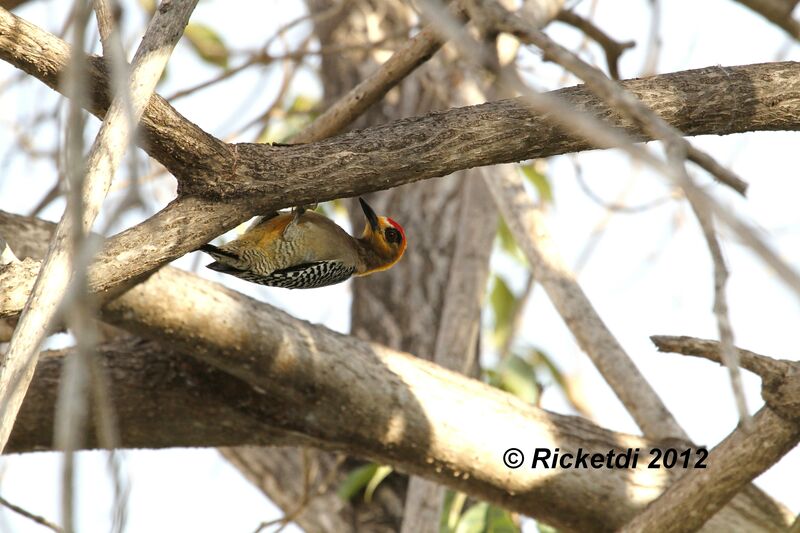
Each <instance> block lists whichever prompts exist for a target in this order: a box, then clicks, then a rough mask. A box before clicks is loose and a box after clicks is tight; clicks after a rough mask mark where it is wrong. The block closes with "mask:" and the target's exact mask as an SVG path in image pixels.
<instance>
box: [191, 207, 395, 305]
mask: <svg viewBox="0 0 800 533" xmlns="http://www.w3.org/2000/svg"><path fill="white" fill-rule="evenodd" d="M358 201H359V202H360V203H361V209H362V210H363V211H364V215H365V216H366V218H367V224H366V226H365V227H364V232H363V233H362V235H361V237H360V238H354V237H351V236H350V235H348V234H347V232H346V231H344V230H343V229H342V228H340V227H339V226H338V225H337V224H336V223H335V222H333V221H332V220H331V219H329V218H327V217H325V216H322V215H320V214H318V213H315V212H313V211H307V210H305V209H304V208H296V209H295V211H294V212H293V213H291V212H290V213H282V214H281V213H273V214H271V215H269V216H264V217H261V218H260V219H258V220H256V222H255V223H253V225H252V226H250V228H248V229H247V231H246V232H245V233H244V234H243V235H242V236H241V237H239V238H238V239H236V240H234V241H231V242H229V243H228V244H225V245H223V246H219V247H218V246H214V245H213V244H204V245H203V246H201V247H200V248H199V249H200V250H201V251H203V252H205V253H207V254H209V255H210V256H211V257H213V258H214V259H215V260H216V261H214V262H213V263H210V264H208V265H206V266H207V267H208V268H210V269H211V270H216V271H217V272H224V273H225V274H231V275H233V276H236V277H239V278H242V279H244V280H247V281H252V282H254V283H260V284H261V285H269V286H271V287H283V288H286V289H313V288H316V287H325V286H326V285H334V284H336V283H341V282H343V281H345V280H346V279H348V278H350V277H351V276H353V275H356V276H366V275H368V274H372V273H373V272H380V271H381V270H386V269H388V268H391V267H392V265H394V264H395V263H397V262H398V261H399V260H400V258H401V257H402V256H403V252H405V250H406V234H405V231H403V228H402V226H400V224H398V223H397V222H395V221H394V220H392V219H391V218H388V217H379V216H377V215H376V214H375V211H373V210H372V208H371V207H370V206H369V205H368V204H367V202H365V201H364V200H363V199H361V198H359V199H358Z"/></svg>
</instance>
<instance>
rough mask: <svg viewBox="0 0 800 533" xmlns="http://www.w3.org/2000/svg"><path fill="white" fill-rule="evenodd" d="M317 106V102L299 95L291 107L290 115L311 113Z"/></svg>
mask: <svg viewBox="0 0 800 533" xmlns="http://www.w3.org/2000/svg"><path fill="white" fill-rule="evenodd" d="M316 105H317V100H315V99H313V98H310V97H308V96H304V95H302V94H298V95H297V96H296V97H295V98H294V100H293V101H292V105H291V106H289V113H310V112H311V111H313V110H314V107H316Z"/></svg>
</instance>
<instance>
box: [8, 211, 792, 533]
mask: <svg viewBox="0 0 800 533" xmlns="http://www.w3.org/2000/svg"><path fill="white" fill-rule="evenodd" d="M6 218H11V219H13V220H16V224H15V226H5V225H4V224H0V231H2V232H4V233H5V231H6V229H7V227H20V226H24V221H25V218H24V217H8V216H7V217H6ZM37 225H38V224H37ZM37 231H39V230H38V229H37ZM10 236H13V237H14V238H19V239H23V238H24V237H23V232H22V231H14V232H11V233H10ZM10 240H11V239H10ZM10 244H11V245H12V247H15V248H17V249H19V248H20V246H18V245H16V243H15V242H13V241H12V242H10ZM103 318H104V320H107V321H110V322H112V323H116V324H117V325H120V326H123V327H125V328H126V329H128V330H131V331H135V332H136V333H138V334H141V335H143V336H145V337H151V338H154V339H155V338H158V339H159V342H161V343H163V342H169V350H167V351H170V352H173V351H174V352H177V353H185V354H191V358H198V359H200V360H201V361H202V362H204V363H205V365H210V366H213V367H214V368H217V369H220V370H223V371H224V372H225V373H227V374H230V376H232V377H231V379H234V378H235V380H234V381H233V382H231V383H230V384H227V385H221V386H220V387H216V386H210V385H209V383H208V382H206V381H203V380H202V379H201V380H199V381H198V388H196V389H193V391H194V392H192V393H191V394H195V395H199V396H200V398H201V399H203V398H204V397H206V396H210V399H209V403H208V406H210V407H213V406H215V405H219V406H221V407H220V408H225V409H228V408H229V406H235V407H239V408H241V409H243V410H244V411H243V412H244V414H247V413H255V420H258V421H260V422H261V423H263V424H265V425H267V426H268V427H269V429H270V431H272V430H276V431H278V433H279V436H281V438H282V439H284V440H283V442H284V443H288V442H290V441H291V438H298V439H305V442H306V443H313V445H315V446H319V447H324V448H326V449H336V450H341V451H344V452H346V453H348V454H350V455H356V456H359V457H364V458H368V459H372V460H375V461H378V462H381V463H384V464H392V465H394V466H396V467H397V468H399V469H401V470H403V471H405V472H408V473H412V474H415V475H420V476H423V477H426V478H427V479H431V480H434V481H437V482H439V483H442V484H445V485H447V486H450V487H452V488H455V489H457V490H463V491H465V492H468V493H469V494H472V495H474V496H476V497H480V498H483V499H486V500H489V501H492V502H495V503H497V504H500V505H502V506H504V507H507V508H509V509H513V510H516V511H518V512H521V513H525V514H529V515H532V516H535V517H537V518H540V519H542V520H544V521H545V522H548V523H552V524H554V525H556V526H559V527H561V528H563V529H566V530H581V531H594V530H597V529H598V524H601V525H602V527H606V528H615V527H620V526H621V525H622V524H624V523H625V522H626V521H628V520H630V519H631V518H633V516H634V515H635V514H637V513H638V512H639V511H641V510H642V508H643V507H644V506H645V505H646V504H647V503H648V502H649V501H651V500H652V499H654V498H655V497H656V496H657V495H658V494H659V493H660V492H661V491H663V490H664V489H665V488H666V487H667V486H668V485H669V484H670V482H671V480H672V477H671V476H670V475H668V474H667V473H665V471H663V470H651V469H648V468H647V461H643V460H640V462H639V465H638V468H636V469H543V468H541V467H540V468H536V469H533V468H530V463H527V464H526V465H525V466H524V467H522V468H519V469H517V470H509V469H508V468H506V467H505V466H503V463H502V454H503V451H504V450H506V449H508V448H510V447H516V448H519V449H520V450H523V451H524V452H525V453H526V454H528V458H529V459H530V457H531V456H530V453H531V452H532V451H533V450H534V449H535V448H548V449H550V450H553V449H554V448H559V449H560V450H562V452H563V453H567V452H569V453H574V452H575V451H576V450H578V449H579V448H583V449H584V450H586V451H591V452H594V451H603V453H608V451H610V450H612V449H614V450H626V449H627V448H634V449H635V448H637V447H638V448H640V449H641V450H648V449H649V447H650V446H655V445H656V444H655V443H654V442H653V441H646V440H644V439H641V438H639V437H634V436H630V435H623V434H619V433H613V432H610V431H607V430H605V429H602V428H599V427H597V426H595V425H594V424H592V423H590V422H588V421H586V420H583V419H580V418H577V417H569V416H563V415H557V414H553V413H549V412H547V411H544V410H541V409H537V408H535V407H533V406H531V405H528V404H526V403H524V402H522V401H521V400H519V399H517V398H514V397H512V396H510V395H508V394H506V393H503V392H501V391H499V390H497V389H492V388H490V387H488V386H487V385H485V384H483V383H480V382H477V381H474V380H471V379H468V378H466V377H464V376H461V375H459V374H456V373H453V372H450V371H448V370H445V369H443V368H441V367H438V366H436V365H434V364H432V363H429V362H426V361H423V360H421V359H419V358H416V357H413V356H411V355H409V354H405V353H401V352H397V351H394V350H391V349H388V348H386V347H383V346H380V345H377V344H373V343H367V342H364V341H360V340H358V339H355V338H353V337H348V336H345V335H341V334H338V333H335V332H332V331H330V330H328V329H327V328H324V327H321V326H315V325H312V324H309V323H307V322H304V321H302V320H297V319H295V318H292V317H290V316H288V315H287V314H285V313H283V312H281V311H279V310H276V309H274V308H272V307H271V306H269V305H266V304H263V303H260V302H257V301H255V300H253V299H251V298H248V297H246V296H243V295H241V294H239V293H237V292H235V291H232V290H230V289H226V288H223V287H221V286H220V285H218V284H216V283H212V282H209V281H207V280H203V279H200V278H198V277H197V276H194V275H191V274H188V273H186V272H183V271H180V270H177V269H174V268H171V267H167V268H164V269H162V270H161V271H159V272H158V273H157V274H155V275H154V276H152V277H151V278H150V279H148V280H147V281H146V282H144V283H141V284H140V285H138V286H137V287H134V288H133V289H131V290H130V291H128V292H127V293H125V294H124V295H122V296H121V297H119V298H118V299H117V300H115V301H114V302H112V303H111V304H108V305H107V306H106V307H105V310H104V317H103ZM162 346H163V344H162ZM191 358H188V357H187V358H186V359H185V360H183V359H181V358H178V360H177V362H176V363H169V365H177V368H178V369H181V368H184V367H185V365H191V364H194V363H191ZM148 361H149V360H142V361H141V365H140V366H135V367H134V369H136V370H137V371H139V372H142V373H143V374H144V376H143V377H141V378H136V377H133V378H130V379H129V380H127V379H126V378H124V377H123V376H115V372H114V371H113V370H112V371H111V372H110V374H111V375H112V379H114V380H117V379H118V380H120V381H121V382H122V381H129V382H130V383H134V384H135V383H143V384H144V386H145V389H144V394H145V395H153V396H157V395H158V394H172V393H175V394H178V392H176V391H177V390H178V389H179V388H180V387H186V386H194V385H193V383H194V380H193V379H177V380H173V381H170V376H173V375H174V374H175V372H177V371H178V370H176V369H175V367H173V366H167V367H166V368H165V367H164V366H161V367H158V366H151V365H150V363H149V362H148ZM163 364H165V363H162V365H163ZM198 368H199V369H202V368H203V367H202V366H201V367H198ZM198 371H199V370H198ZM190 376H193V374H190ZM212 378H213V379H221V378H216V377H212ZM212 378H209V379H212ZM163 379H167V380H168V381H167V382H166V383H162V382H161V381H160V380H163ZM226 383H227V382H226ZM243 383H247V384H249V385H250V386H251V387H252V389H253V390H252V391H251V390H249V387H246V386H242V385H243ZM48 386H51V387H52V386H53V383H52V382H50V383H49V385H48ZM125 386H126V385H124V384H123V385H122V387H123V390H125ZM131 387H134V385H131ZM35 390H36V391H39V390H40V389H35ZM253 391H255V392H253ZM141 393H142V391H140V392H139V394H141ZM181 394H183V393H181ZM187 394H188V393H187ZM42 397H43V393H39V392H37V393H35V394H32V395H29V398H34V399H40V398H42ZM178 399H179V397H176V398H172V399H171V401H168V402H164V403H165V404H175V403H180V402H179V401H177V400H178ZM34 401H36V400H34ZM126 401H128V402H130V403H131V404H133V407H128V409H134V410H135V411H136V412H137V413H140V414H139V416H140V418H139V419H138V420H140V423H141V424H160V423H162V422H163V420H162V418H163V417H162V415H160V414H159V411H158V410H157V409H153V410H149V409H147V408H146V406H147V405H149V403H147V402H148V401H149V400H147V401H145V400H143V399H141V398H138V397H136V396H135V394H131V395H130V396H128V399H127V400H126ZM197 401H199V400H197ZM143 402H144V403H143ZM143 406H144V407H143ZM208 406H207V407H205V408H203V407H202V406H199V407H198V409H200V412H201V415H200V417H198V418H191V417H190V418H177V420H185V421H186V423H185V424H182V423H181V424H178V426H179V428H181V429H180V430H181V431H190V430H191V431H197V433H194V435H195V436H197V435H201V434H202V432H203V431H211V430H208V429H202V428H203V426H204V425H214V426H220V423H219V420H220V418H218V417H216V416H205V414H204V413H205V412H206V411H204V410H203V409H208V408H210V407H208ZM117 409H118V410H120V409H124V408H123V407H121V406H119V405H118V406H117ZM23 411H24V407H23ZM46 411H47V409H46V406H44V405H41V406H40V408H39V409H37V411H36V413H35V414H31V415H30V416H31V417H32V419H34V420H35V419H36V418H37V417H39V416H43V415H42V414H41V413H44V412H46ZM21 416H22V415H21ZM44 416H45V417H46V416H52V414H51V415H44ZM167 416H170V415H169V414H167ZM225 416H231V417H232V419H233V420H242V423H243V424H247V427H248V428H249V430H250V431H253V436H252V437H249V436H246V433H247V432H246V431H241V432H239V431H237V430H235V429H236V428H234V429H233V430H232V433H234V434H236V435H239V436H242V435H244V436H242V437H241V438H242V439H243V440H242V441H241V442H230V441H226V442H224V443H220V442H219V441H217V440H213V441H211V442H209V443H208V444H209V445H222V444H224V445H238V444H247V443H253V444H264V443H265V442H264V441H268V440H269V436H270V435H273V434H274V432H273V433H265V432H264V431H265V430H257V429H252V426H251V425H250V424H251V422H252V421H250V422H248V421H247V419H242V418H241V417H242V416H244V415H243V414H242V413H236V412H230V413H227V414H226V415H225ZM120 419H121V421H122V424H123V426H124V424H125V420H126V419H128V417H127V416H122V415H120ZM26 420H29V419H27V418H26ZM476 420H480V421H481V423H480V424H476V423H475V421H476ZM169 422H170V424H174V423H175V419H173V418H170V419H169ZM195 424H197V425H199V427H200V429H197V428H191V427H189V426H193V425H195ZM184 426H185V427H184ZM49 427H50V426H47V428H49ZM142 428H143V429H142V431H146V430H145V429H144V426H142ZM224 429H225V428H219V427H218V428H217V429H216V431H217V432H219V431H224ZM42 431H50V429H42ZM126 431H128V430H126V429H125V428H124V427H123V428H122V433H123V437H124V435H125V434H126ZM128 433H130V432H128ZM212 435H219V433H213V432H212V433H209V434H208V436H209V437H210V436H212ZM175 438H176V439H178V438H183V437H181V436H180V433H177V434H176V435H175ZM196 438H199V437H196ZM250 439H256V440H258V441H259V442H252V441H251V440H250ZM261 439H263V440H261ZM286 439H290V440H288V441H287V440H286ZM124 442H125V441H124ZM162 442H163V441H162ZM176 444H180V442H178V443H176ZM39 445H42V444H41V441H39ZM45 445H46V444H45ZM136 445H140V446H147V444H146V443H144V442H142V441H141V440H140V441H138V444H136ZM161 445H166V444H161ZM667 446H668V445H667ZM672 446H675V443H674V442H673V443H672ZM16 449H17V450H19V448H16ZM540 466H541V465H540ZM709 466H710V467H711V466H712V465H709ZM577 495H582V496H581V497H577ZM607 501H614V502H615V505H607V504H606V503H604V502H607ZM785 518H786V517H784V516H783V514H782V513H780V512H779V511H778V510H776V509H774V508H772V507H771V506H770V505H764V504H763V502H757V503H754V500H753V499H752V498H751V497H750V496H747V495H744V494H740V495H738V496H736V498H735V499H734V501H733V502H732V503H731V504H730V505H729V506H727V507H726V508H725V509H723V511H721V512H720V513H718V514H717V515H716V516H715V517H714V518H713V520H714V524H715V525H717V526H718V528H719V530H727V531H741V530H750V529H752V528H753V527H756V525H758V526H759V527H761V528H765V527H766V528H772V530H775V531H777V530H779V528H781V527H785Z"/></svg>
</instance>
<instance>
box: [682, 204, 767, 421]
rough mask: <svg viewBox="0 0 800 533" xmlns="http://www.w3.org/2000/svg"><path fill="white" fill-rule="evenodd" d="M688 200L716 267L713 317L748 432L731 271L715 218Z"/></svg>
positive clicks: (740, 414)
mask: <svg viewBox="0 0 800 533" xmlns="http://www.w3.org/2000/svg"><path fill="white" fill-rule="evenodd" d="M687 197H688V198H689V203H690V205H691V206H692V211H694V214H695V216H696V217H697V220H698V222H699V223H700V228H701V229H702V231H703V237H704V238H705V240H706V244H707V245H708V250H709V252H710V253H711V262H712V264H713V265H714V315H715V317H716V319H717V329H718V331H719V340H720V346H721V352H720V353H721V354H722V361H723V362H724V364H725V366H726V367H727V368H728V374H729V376H730V380H731V388H732V389H733V396H734V399H735V400H736V409H737V410H738V412H739V420H740V421H741V423H742V424H743V425H744V426H745V428H746V429H750V428H751V425H752V419H751V416H750V412H749V411H748V409H747V399H746V398H745V395H744V386H743V385H742V375H741V372H740V371H739V358H738V356H737V353H736V350H735V349H734V346H733V342H734V341H733V327H732V326H731V319H730V315H729V314H728V299H727V297H726V295H725V285H726V284H727V283H728V268H727V266H726V265H725V258H724V257H723V256H722V248H721V247H720V245H719V240H718V239H717V233H716V230H715V229H714V219H713V217H712V215H711V214H710V213H708V212H706V211H705V210H703V209H702V208H700V207H699V206H697V204H696V203H695V202H693V201H692V199H693V198H694V196H693V195H692V194H691V193H688V192H687Z"/></svg>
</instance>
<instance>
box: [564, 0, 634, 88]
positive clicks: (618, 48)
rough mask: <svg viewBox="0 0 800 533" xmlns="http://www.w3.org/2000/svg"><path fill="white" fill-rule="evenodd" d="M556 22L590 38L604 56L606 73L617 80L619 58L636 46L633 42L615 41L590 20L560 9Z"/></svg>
mask: <svg viewBox="0 0 800 533" xmlns="http://www.w3.org/2000/svg"><path fill="white" fill-rule="evenodd" d="M556 20H559V21H561V22H564V23H566V24H569V25H570V26H572V27H574V28H577V29H579V30H581V31H582V32H583V33H585V34H586V36H587V37H590V38H591V39H592V40H593V41H594V42H596V43H597V44H599V45H600V47H601V48H602V49H603V51H604V52H605V54H606V64H607V65H608V73H609V74H610V75H611V77H612V78H614V79H615V80H618V79H619V58H620V56H621V55H622V54H623V53H624V52H625V50H627V49H629V48H633V47H634V46H636V43H635V42H634V41H626V42H624V43H621V42H619V41H615V40H614V39H612V38H611V37H609V36H608V35H607V34H606V33H605V32H604V31H603V30H601V29H600V28H598V27H597V26H595V24H594V23H593V22H592V21H591V20H589V19H585V18H583V17H581V16H580V15H578V14H577V13H574V12H572V11H567V10H563V9H562V10H561V11H559V12H558V16H557V17H556Z"/></svg>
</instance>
